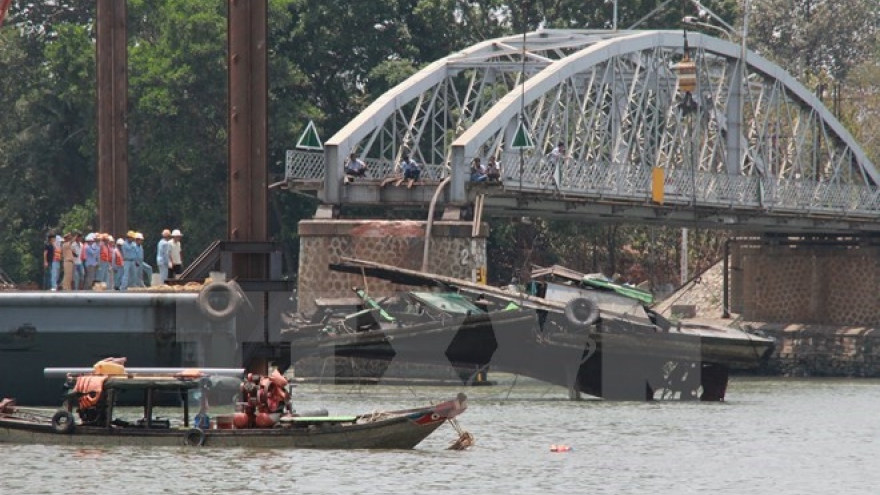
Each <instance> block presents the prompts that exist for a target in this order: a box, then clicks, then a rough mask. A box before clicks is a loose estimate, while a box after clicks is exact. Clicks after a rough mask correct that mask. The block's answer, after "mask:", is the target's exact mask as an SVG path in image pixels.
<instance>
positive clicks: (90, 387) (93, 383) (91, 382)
mask: <svg viewBox="0 0 880 495" xmlns="http://www.w3.org/2000/svg"><path fill="white" fill-rule="evenodd" d="M106 379H107V377H106V376H96V375H86V376H81V377H79V378H77V379H76V385H75V386H74V387H73V391H74V392H77V393H79V394H80V396H79V408H80V410H82V409H89V408H92V407H95V406H96V405H98V400H99V399H100V398H101V393H102V392H103V391H104V380H106Z"/></svg>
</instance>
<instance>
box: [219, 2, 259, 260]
mask: <svg viewBox="0 0 880 495" xmlns="http://www.w3.org/2000/svg"><path fill="white" fill-rule="evenodd" d="M228 7H229V11H228V12H229V14H228V16H229V17H228V24H229V26H228V32H229V38H228V39H229V42H228V43H229V46H228V56H229V197H228V199H229V201H228V208H229V210H228V211H229V215H228V217H229V239H230V240H233V241H253V242H260V241H266V240H268V229H269V226H268V210H269V208H268V189H267V185H268V184H267V182H268V177H267V174H268V172H267V164H266V149H267V147H268V126H269V124H268V118H267V110H266V107H267V92H268V84H267V79H268V75H267V64H268V62H267V53H266V19H267V0H228ZM263 258H264V256H262V255H254V256H252V255H236V256H234V257H233V272H234V273H233V274H232V275H233V276H236V277H240V278H265V277H266V274H265V272H266V263H265V260H264V259H263Z"/></svg>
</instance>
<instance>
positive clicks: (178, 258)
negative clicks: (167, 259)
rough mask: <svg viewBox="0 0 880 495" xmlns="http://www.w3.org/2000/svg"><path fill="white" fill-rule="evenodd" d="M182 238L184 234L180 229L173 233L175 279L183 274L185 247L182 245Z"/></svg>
mask: <svg viewBox="0 0 880 495" xmlns="http://www.w3.org/2000/svg"><path fill="white" fill-rule="evenodd" d="M182 238H183V233H181V232H180V230H179V229H174V230H172V231H171V272H172V273H173V276H174V278H177V277H180V274H181V273H183V246H182V245H181V243H180V240H181V239H182Z"/></svg>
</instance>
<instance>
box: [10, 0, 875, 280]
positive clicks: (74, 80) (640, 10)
mask: <svg viewBox="0 0 880 495" xmlns="http://www.w3.org/2000/svg"><path fill="white" fill-rule="evenodd" d="M702 3H703V5H705V6H707V7H709V9H711V10H712V11H713V12H715V13H716V14H718V15H719V16H720V17H721V18H723V19H724V20H725V21H726V22H728V23H730V24H733V25H735V26H738V25H739V19H740V18H741V12H740V10H739V9H740V8H741V7H740V5H741V3H742V2H740V1H737V0H705V1H703V2H702ZM661 5H662V6H663V7H662V8H658V7H660V6H661ZM753 5H754V8H755V12H753V15H752V17H751V19H752V22H751V24H752V27H751V29H750V32H751V34H752V35H751V36H750V39H749V42H750V46H753V47H754V48H755V49H758V50H760V51H761V52H762V53H763V54H765V55H767V56H771V57H772V58H774V59H775V60H778V61H781V62H783V64H784V65H785V66H786V67H788V68H790V69H793V70H795V71H796V73H801V72H805V73H806V72H811V73H817V74H818V73H819V72H821V71H823V70H824V71H825V72H827V73H828V74H830V75H831V76H833V77H834V78H840V80H841V81H844V79H843V78H846V77H848V75H849V74H850V73H853V74H856V75H857V77H855V76H854V77H853V80H852V85H851V86H849V88H851V89H850V91H849V93H847V94H849V95H852V100H847V99H845V100H844V103H845V104H844V111H843V118H844V119H845V121H846V122H847V123H848V124H849V125H851V126H853V127H854V128H856V129H857V130H858V129H864V130H863V131H859V132H857V134H858V135H859V136H860V137H861V138H862V139H864V140H865V142H866V143H869V145H870V144H871V143H874V141H875V140H874V139H873V137H872V136H873V135H872V134H871V133H870V130H871V124H872V122H873V121H874V120H875V117H876V114H877V111H876V105H873V106H870V105H860V101H859V100H857V99H856V98H860V99H861V98H864V99H870V101H875V100H876V99H877V97H876V95H877V94H878V91H877V89H876V77H874V75H875V73H876V67H877V63H876V62H877V58H876V56H877V54H878V51H877V47H878V44H877V40H876V28H877V15H878V12H877V9H876V0H842V1H840V2H820V1H818V0H813V1H808V0H798V1H797V2H790V1H788V0H785V1H782V0H753ZM127 6H128V19H129V24H128V29H129V43H128V49H129V52H128V56H129V119H128V123H127V124H128V133H129V164H130V170H129V178H130V184H129V194H130V207H129V208H130V209H129V218H130V221H131V225H130V227H131V228H132V229H136V230H140V231H142V232H143V233H144V234H145V235H146V236H147V243H146V246H147V248H148V249H147V256H148V257H151V256H152V253H151V251H152V250H153V249H154V248H155V242H156V240H157V239H158V235H159V232H160V231H161V230H162V229H163V228H180V229H181V230H183V231H184V233H185V235H186V237H185V238H184V242H185V244H184V245H185V251H186V253H185V254H186V256H187V258H188V259H190V260H191V259H192V257H193V256H195V255H196V254H197V253H198V252H200V251H201V250H202V249H204V248H205V247H206V246H207V245H208V244H209V243H210V242H211V241H213V240H214V239H218V238H224V237H225V236H226V230H227V229H226V211H227V205H226V201H227V199H226V194H227V188H226V187H227V186H226V183H227V173H228V171H227V170H228V165H227V162H226V160H227V158H226V151H227V129H226V126H227V102H226V95H227V75H226V67H227V63H228V62H227V52H226V50H227V45H226V40H227V37H226V27H227V20H226V2H225V1H224V0H127ZM872 6H873V10H872ZM618 7H619V8H618V27H619V28H620V29H626V28H628V27H629V26H631V25H632V24H634V23H636V22H637V21H640V20H641V21H642V23H641V24H640V25H639V28H669V29H680V28H681V27H682V24H681V18H682V17H684V16H685V15H697V14H698V11H697V8H696V6H695V3H694V2H692V1H690V0H675V1H673V2H669V3H668V4H666V3H664V2H663V1H662V0H620V1H619V2H618ZM612 9H613V2H606V1H605V0H586V1H584V0H580V1H575V0H527V1H524V2H505V1H502V0H473V1H471V0H469V1H464V0H406V1H401V0H363V1H359V2H351V1H343V0H269V21H268V22H269V24H268V31H269V37H268V46H267V53H268V56H269V95H268V99H269V149H268V166H269V171H270V174H271V176H272V182H274V181H276V180H279V178H280V177H281V176H282V174H283V171H284V168H283V165H284V157H285V150H286V149H288V148H290V147H292V145H293V144H294V143H295V142H296V139H297V137H298V136H299V134H300V133H301V132H302V130H303V128H304V126H305V124H306V123H307V122H308V121H309V120H313V121H314V122H315V123H316V125H317V127H318V131H319V133H320V134H321V137H322V138H323V139H324V140H326V139H327V138H329V137H330V136H331V135H332V134H333V133H335V132H336V131H338V130H339V129H340V128H341V127H342V126H343V125H345V124H346V123H347V122H348V121H349V120H350V119H351V118H352V117H354V116H355V115H356V114H357V113H358V112H359V111H361V110H362V109H363V108H365V107H366V106H367V105H368V104H369V103H370V102H372V101H374V100H375V99H376V98H377V97H378V96H379V95H381V94H383V93H384V92H386V91H387V90H388V89H390V88H391V87H393V86H394V85H396V84H398V83H400V82H401V81H403V80H404V79H406V78H407V77H408V76H410V75H411V74H413V73H414V72H415V71H417V70H418V69H420V68H422V67H424V66H425V65H427V64H429V63H431V62H433V61H435V60H437V59H439V58H442V57H444V56H446V55H448V54H450V53H453V52H455V51H457V50H460V49H462V48H464V47H467V46H470V45H472V44H474V43H477V42H479V41H482V40H485V39H489V38H493V37H497V36H502V35H509V34H517V33H521V32H522V31H523V30H524V29H529V30H531V29H536V28H539V27H543V28H547V29H551V28H579V29H581V28H582V29H602V28H610V27H611V23H612ZM649 14H650V15H649ZM95 15H96V13H95V1H94V0H56V1H52V2H13V7H12V10H11V11H10V16H9V18H8V19H7V21H6V24H5V25H4V27H2V28H0V108H2V113H0V234H2V236H0V238H2V242H0V266H2V267H3V268H4V269H5V270H6V271H7V272H9V273H10V274H11V275H13V278H15V279H16V280H18V281H26V280H33V281H36V280H39V279H40V271H41V265H40V262H39V257H40V250H41V248H42V244H43V241H44V239H45V234H46V233H47V232H48V231H49V230H59V231H60V230H68V229H71V228H77V229H83V230H86V229H88V228H89V227H91V226H93V225H96V220H97V218H96V211H95V198H96V190H95V187H96V183H95V181H96V178H95V164H96V162H97V156H96V141H97V139H96V126H95V124H96V119H95V115H96V111H95V94H96V93H95V50H94V47H95V36H96V33H95ZM707 22H710V23H715V22H716V21H714V20H711V19H707ZM777 30H779V33H781V34H780V36H776V37H774V36H775V34H774V33H776V31H777ZM706 32H707V33H709V34H716V35H717V34H718V32H717V30H714V29H711V28H707V29H706ZM777 41H778V42H777ZM782 41H785V42H786V43H782ZM871 50H873V52H872V51H871ZM871 53H873V54H874V58H871V57H869V56H868V55H869V54H871ZM789 62H791V64H789ZM802 69H803V70H802ZM798 71H799V72H798ZM844 87H846V86H844ZM865 101H867V100H865ZM875 103H876V102H875ZM857 126H861V127H857ZM869 153H873V154H872V156H874V157H875V158H876V157H877V156H880V155H878V153H877V152H876V147H874V148H873V151H871V150H870V149H869ZM315 206H316V202H315V201H314V200H312V199H307V198H303V197H301V196H297V195H293V194H290V193H286V192H278V191H276V192H273V193H272V195H271V203H270V216H271V217H272V223H271V231H272V233H273V234H272V235H273V237H274V238H275V239H278V240H281V241H283V242H284V243H285V245H286V246H287V251H288V252H289V253H291V254H292V256H291V258H293V262H294V263H295V254H296V252H297V238H296V226H297V222H298V220H299V219H301V218H305V217H308V216H311V215H312V214H313V213H314V208H315ZM396 213H397V212H395V214H396ZM423 213H424V212H422V214H423ZM377 214H378V213H377ZM492 226H493V228H492V233H491V237H490V245H489V249H490V257H489V259H490V263H491V266H490V275H491V276H493V277H495V278H496V280H497V281H507V280H505V279H509V277H512V276H520V277H522V275H523V274H524V273H526V272H527V271H528V269H529V268H530V267H531V265H532V264H537V265H549V264H553V263H561V264H566V265H569V266H572V267H573V268H576V269H579V270H582V271H588V272H603V273H606V274H608V275H611V274H613V273H619V274H621V276H629V275H628V274H629V273H630V272H633V273H635V272H637V271H638V270H641V271H642V273H643V275H642V277H643V278H651V279H652V280H654V279H657V280H675V279H676V277H677V274H678V260H679V253H678V250H679V249H680V240H679V239H680V237H679V236H680V231H678V230H677V229H662V228H653V229H649V228H646V227H639V226H624V225H604V224H603V225H585V224H574V223H566V222H551V221H543V220H539V219H535V220H533V221H531V222H522V221H519V220H518V221H508V220H499V221H497V222H496V221H495V220H493V224H492ZM111 234H114V235H118V234H120V233H111ZM718 239H720V237H719V236H717V235H714V234H712V233H708V232H693V231H692V233H691V236H690V243H691V246H692V249H693V251H692V253H697V254H694V255H693V256H692V259H694V261H693V263H692V266H691V267H690V269H691V273H696V272H697V271H698V270H699V268H700V267H699V266H698V265H699V264H700V263H703V262H704V261H702V260H706V261H705V262H706V263H708V260H709V259H717V255H718V253H719V252H720V249H721V247H719V246H721V245H722V244H721V242H720V241H719V240H718ZM636 265H638V270H636V269H635V268H633V267H636ZM290 269H291V271H295V270H296V267H295V266H291V267H290ZM634 270H635V271H634ZM633 278H635V275H633Z"/></svg>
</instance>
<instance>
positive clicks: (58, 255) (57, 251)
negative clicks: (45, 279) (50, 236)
mask: <svg viewBox="0 0 880 495" xmlns="http://www.w3.org/2000/svg"><path fill="white" fill-rule="evenodd" d="M52 261H61V248H60V247H58V245H57V244H56V245H55V255H54V256H53V257H52Z"/></svg>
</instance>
